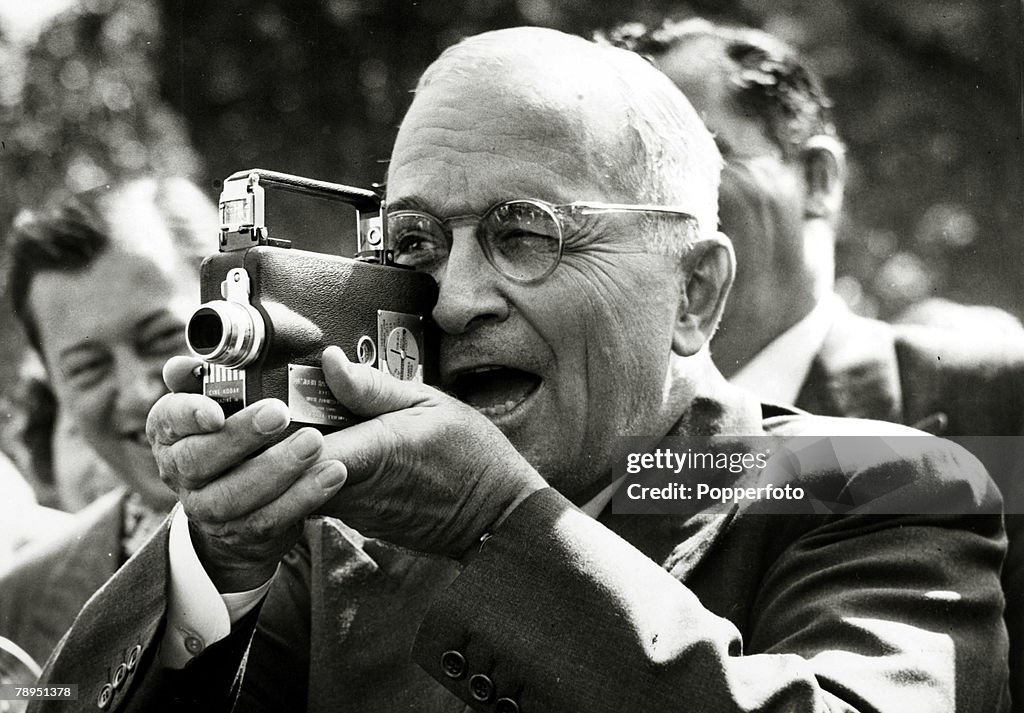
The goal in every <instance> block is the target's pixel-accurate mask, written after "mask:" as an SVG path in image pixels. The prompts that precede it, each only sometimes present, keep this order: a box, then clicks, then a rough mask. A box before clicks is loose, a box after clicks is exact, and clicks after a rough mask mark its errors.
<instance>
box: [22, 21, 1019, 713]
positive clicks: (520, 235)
mask: <svg viewBox="0 0 1024 713" xmlns="http://www.w3.org/2000/svg"><path fill="white" fill-rule="evenodd" d="M720 163H721V160H720V158H719V155H718V152H717V150H716V149H715V146H714V143H713V141H712V139H711V137H710V135H709V134H708V133H707V131H706V130H705V129H704V128H703V126H702V125H701V123H700V120H699V119H698V117H697V115H696V114H695V113H694V111H693V110H692V108H691V107H690V106H689V105H688V104H687V102H686V100H685V99H684V98H683V96H682V95H681V94H680V93H679V92H678V91H677V90H676V89H675V88H674V87H673V86H672V84H671V82H669V81H668V80H667V79H666V78H665V77H664V76H662V75H661V74H660V73H659V72H657V71H656V70H655V69H653V68H652V67H650V66H648V65H647V64H646V63H645V62H644V61H643V60H641V59H640V58H639V57H636V56H635V55H631V54H629V53H627V52H623V51H621V50H617V49H612V48H607V47H600V46H598V45H595V44H592V43H589V42H586V41H584V40H582V39H579V38H572V37H569V36H566V35H563V34H560V33H557V32H554V31H551V30H540V29H514V30H505V31H499V32H495V33H488V34H484V35H480V36H477V37H474V38H470V39H468V40H466V41H464V42H462V43H460V44H459V45H457V46H455V47H454V48H452V49H450V50H448V51H447V52H445V53H444V54H443V55H442V57H441V58H440V59H439V60H437V61H436V62H435V63H434V64H433V65H432V66H431V67H430V68H429V69H428V70H427V72H426V73H425V74H424V76H423V78H422V79H421V81H420V84H419V87H418V89H417V92H416V96H415V99H414V101H413V104H412V106H411V108H410V109H409V112H408V114H407V115H406V117H405V120H404V121H403V123H402V127H401V129H400V131H399V134H398V137H397V140H396V144H395V147H394V151H393V154H392V160H391V163H390V167H389V173H388V199H389V214H388V224H389V231H390V239H391V240H392V242H393V244H394V247H395V250H396V255H397V256H398V260H399V262H404V263H406V264H409V265H411V266H413V267H416V268H417V269H420V270H424V271H427V272H429V273H430V274H431V275H433V277H434V278H435V279H436V280H437V282H438V285H439V290H440V292H439V296H438V300H437V304H436V306H435V307H434V310H433V313H432V314H433V318H434V320H435V321H436V323H437V325H438V327H439V328H440V329H441V331H442V338H441V351H440V360H441V364H440V371H441V380H442V384H441V385H442V387H443V388H444V389H445V392H443V391H440V390H438V389H435V388H432V387H430V386H425V385H421V384H415V383H408V382H401V381H398V380H395V379H392V378H390V377H387V376H385V375H383V374H381V372H379V371H377V370H375V369H372V368H370V367H367V366H362V365H357V364H353V363H351V362H350V361H349V360H348V359H347V358H346V356H345V355H344V354H343V353H341V351H340V350H339V349H336V348H330V349H328V350H326V351H325V352H324V355H323V369H324V372H325V375H326V378H327V382H328V384H329V385H330V386H331V389H332V391H333V392H334V394H335V395H336V396H337V398H338V399H339V400H340V401H341V402H342V403H343V404H344V405H345V406H347V407H348V408H349V409H351V410H352V411H354V412H356V413H358V414H360V415H361V416H363V417H365V418H366V420H365V421H363V422H362V423H359V424H357V425H355V426H352V427H350V428H347V429H345V430H342V431H338V432H335V433H331V434H329V435H327V436H323V435H321V434H320V433H319V432H317V431H315V430H312V429H300V430H298V431H297V432H295V433H294V434H292V435H290V436H289V437H288V438H286V439H284V440H283V441H281V442H279V443H276V444H275V445H272V446H271V447H269V448H266V449H264V450H261V448H263V446H265V445H266V444H268V443H270V442H272V441H273V440H274V436H275V434H278V433H280V432H281V431H283V430H284V429H285V428H286V427H287V425H288V412H287V409H286V407H285V406H284V404H282V403H281V402H277V401H264V402H260V403H256V404H253V405H250V406H248V407H247V408H245V409H243V410H242V411H240V412H238V413H236V414H234V415H232V416H231V417H230V418H227V419H225V418H224V415H223V413H222V412H221V410H220V409H219V407H218V406H217V404H215V403H214V402H212V401H210V400H209V399H206V398H205V397H203V396H199V395H197V394H194V393H187V392H188V391H189V390H194V388H195V385H194V383H192V382H193V380H194V377H192V375H191V374H192V368H193V367H194V366H195V364H194V362H190V361H188V360H177V361H172V362H171V363H169V365H168V368H167V369H166V370H165V376H166V378H167V380H168V382H169V383H170V385H171V386H172V388H173V389H174V390H175V391H177V392H178V393H174V394H171V395H168V396H166V397H164V398H163V399H162V400H161V401H160V402H159V403H158V404H157V406H155V407H154V409H153V411H152V413H151V416H150V420H149V426H148V432H149V436H150V439H151V441H152V442H153V445H154V452H155V454H156V458H157V461H158V462H159V464H160V467H161V472H162V474H163V477H164V478H165V480H166V481H167V482H168V483H169V484H171V485H172V487H173V488H174V489H175V490H176V491H177V493H178V495H179V498H180V501H181V504H182V507H181V508H180V510H178V511H177V513H176V514H175V516H174V518H173V520H172V522H171V524H170V525H169V526H168V527H167V528H165V529H164V530H163V531H162V532H161V533H160V535H159V536H157V537H155V538H154V539H153V540H152V541H151V542H150V543H149V544H148V546H147V547H146V548H144V549H143V550H142V551H141V552H140V553H139V555H138V556H137V557H136V558H135V559H133V560H132V561H131V562H129V563H128V565H127V566H126V567H125V568H124V569H123V570H122V572H121V573H120V574H119V575H118V576H117V577H115V579H114V580H112V582H111V583H110V584H109V585H108V586H107V587H106V588H105V589H104V590H103V592H101V593H100V594H99V595H98V596H97V597H96V598H94V599H93V601H92V602H90V604H89V605H87V607H86V608H85V609H84V610H83V613H82V615H81V616H80V617H79V620H78V621H77V622H76V625H75V627H74V628H73V629H72V631H71V633H70V634H69V636H68V637H67V638H66V639H65V640H64V642H63V644H62V649H61V651H59V652H58V654H57V655H56V656H55V657H54V658H53V659H51V661H50V662H49V666H48V670H47V672H46V674H45V677H44V680H45V681H49V682H52V683H55V684H56V683H60V682H64V683H78V684H79V695H80V701H79V703H78V704H77V705H78V706H80V707H82V708H85V707H87V706H92V705H93V704H94V703H98V704H99V705H100V707H102V708H111V709H118V710H146V711H149V710H163V709H168V710H175V709H180V710H197V709H201V710H229V709H231V706H232V705H235V709H236V710H301V709H308V710H382V711H383V710H387V711H392V710H405V709H416V710H428V711H435V710H436V711H443V710H462V709H463V708H464V707H465V706H466V705H470V706H472V707H474V708H476V709H479V710H494V711H501V712H503V713H509V712H511V711H517V710H522V711H531V712H532V711H582V710H607V711H626V710H629V711H639V710H673V709H680V710H694V709H700V710H709V711H710V710H792V709H798V710H840V709H841V710H851V709H858V710H893V711H895V710H900V711H902V710H906V709H910V710H929V711H939V710H962V711H968V710H977V711H987V710H993V709H996V708H998V707H999V705H1000V704H1001V701H1002V700H1003V698H1002V696H1003V692H1004V688H1005V678H1006V671H1005V645H1006V642H1005V630H1004V629H1003V626H1002V623H1001V620H1000V612H1001V606H1002V597H1001V594H1000V590H999V563H1000V561H1001V558H1002V555H1003V550H1004V545H1005V543H1004V539H1003V533H1002V526H1001V523H1000V520H999V517H998V516H997V515H991V514H984V513H986V512H991V511H992V509H993V508H995V509H998V495H997V494H996V491H995V490H994V488H993V486H991V484H990V483H989V482H988V481H987V480H986V479H985V477H984V474H983V473H980V474H979V473H978V472H977V468H978V466H977V463H976V462H975V461H973V460H972V459H971V458H970V457H969V456H966V455H965V454H963V453H962V452H960V451H957V450H954V449H950V448H946V447H945V446H943V445H942V443H941V442H939V441H935V443H934V446H932V447H929V448H926V449H923V450H921V451H920V452H918V453H917V454H916V455H915V456H914V457H911V458H906V459H900V458H895V457H890V458H889V459H882V460H881V461H880V462H876V463H872V464H871V467H870V468H868V469H866V470H865V472H864V473H863V475H864V476H865V477H869V478H871V477H882V478H885V477H890V476H893V477H899V478H904V477H907V476H912V479H914V480H915V481H920V483H921V493H922V497H925V496H926V495H927V494H931V495H932V496H934V495H935V494H936V493H938V494H940V495H941V496H943V497H946V498H947V499H948V501H949V502H950V503H953V504H954V505H955V510H956V511H957V513H958V514H953V515H890V516H879V515H848V516H839V515H832V514H822V515H811V514H808V515H806V516H799V517H782V516H776V517H765V516H752V515H748V514H746V513H744V512H743V511H742V510H738V509H732V510H730V511H729V512H728V513H727V514H724V515H713V514H706V515H696V516H693V517H651V516H619V515H615V514H613V513H612V512H611V511H610V508H608V507H607V505H608V502H609V499H610V498H611V491H612V489H613V487H614V486H613V485H612V480H611V470H612V464H613V460H614V458H615V449H616V442H617V438H618V437H620V436H637V437H641V438H644V439H646V440H647V441H649V442H650V443H652V444H657V443H658V442H659V441H660V440H661V439H663V438H665V437H668V436H672V435H681V436H688V435H693V436H709V435H716V434H722V435H731V434H735V435H745V436H746V435H758V434H765V433H768V434H773V435H777V436H789V435H818V434H822V433H827V434H834V433H837V432H838V433H843V432H846V431H849V432H851V433H860V434H864V433H872V434H880V435H905V434H908V433H913V432H912V431H908V430H907V429H905V428H903V427H899V426H891V425H884V424H876V423H872V422H851V425H850V426H848V427H847V426H844V424H842V423H838V422H835V421H832V420H830V421H828V422H827V423H823V422H822V421H821V420H820V419H816V418H813V417H808V416H801V415H796V414H793V413H789V412H786V411H785V410H782V409H771V410H766V409H763V408H762V406H761V404H759V403H758V401H757V400H756V399H755V398H753V397H751V396H750V395H748V394H746V393H745V392H741V391H739V390H737V389H735V388H733V387H731V386H729V385H728V384H727V383H726V382H725V381H724V379H723V378H722V377H721V375H720V374H719V373H718V372H717V371H716V369H715V368H714V366H713V365H712V363H711V360H710V356H709V354H708V350H707V342H708V340H709V339H710V337H711V335H712V333H713V332H714V330H715V328H716V326H717V323H718V320H719V318H720V316H721V313H722V309H723V305H724V302H725V297H726V294H727V293H728V289H729V286H730V283H731V281H732V276H733V256H732V249H731V247H730V245H729V242H728V240H727V239H726V238H725V237H724V236H721V235H719V234H717V233H715V232H714V226H715V225H716V221H717V217H716V204H717V190H716V189H717V185H718V171H719V168H720ZM326 288H328V286H325V289H326ZM446 392H447V393H446ZM801 477H802V478H809V479H830V478H836V477H841V474H836V473H826V472H820V473H819V472H807V473H803V474H802V475H801ZM577 506H579V507H577ZM312 513H319V514H325V515H329V516H331V517H327V518H322V519H319V520H311V521H308V522H307V521H306V518H307V517H308V516H309V515H310V514H312ZM938 552H941V553H942V557H941V559H940V558H939V557H937V556H936V555H937V553H938ZM196 567H198V568H199V569H200V570H201V572H205V575H207V576H206V577H205V578H204V577H200V580H201V581H193V580H191V579H190V577H191V575H189V574H187V572H189V571H194V569H195V568H196ZM168 573H169V574H168ZM186 583H188V584H186ZM200 590H202V591H200ZM218 595H219V596H218ZM210 597H212V600H211V601H214V603H215V604H216V605H217V606H211V607H207V606H206V605H204V604H199V601H200V600H201V599H202V600H203V601H206V600H207V599H208V598H210ZM221 600H223V602H221ZM62 706H63V704H60V703H57V702H51V703H48V704H47V706H42V705H40V706H39V707H38V709H40V710H42V709H47V710H48V709H53V710H60V709H63V707H62ZM70 707H71V708H74V707H75V706H74V705H72V706H70Z"/></svg>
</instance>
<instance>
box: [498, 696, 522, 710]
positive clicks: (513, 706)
mask: <svg viewBox="0 0 1024 713" xmlns="http://www.w3.org/2000/svg"><path fill="white" fill-rule="evenodd" d="M494 713H519V704H518V703H516V702H515V701H513V700H512V699H511V698H499V699H498V700H497V701H495V702H494Z"/></svg>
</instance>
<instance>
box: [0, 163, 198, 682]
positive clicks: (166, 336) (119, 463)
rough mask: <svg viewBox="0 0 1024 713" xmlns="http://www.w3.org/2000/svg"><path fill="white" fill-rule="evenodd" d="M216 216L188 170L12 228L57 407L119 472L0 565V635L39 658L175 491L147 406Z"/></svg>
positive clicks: (25, 320) (14, 255) (19, 283)
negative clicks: (54, 528) (152, 443)
mask: <svg viewBox="0 0 1024 713" xmlns="http://www.w3.org/2000/svg"><path fill="white" fill-rule="evenodd" d="M216 220H217V218H216V211H215V209H214V207H213V204H212V203H211V202H210V201H209V199H208V198H206V197H205V196H204V195H203V194H202V192H201V191H200V190H199V189H198V188H197V187H195V186H194V185H192V184H191V183H189V182H188V181H185V180H184V179H152V178H145V179H139V180H134V181H129V182H127V183H124V184H122V185H118V186H114V187H112V188H111V187H109V186H108V187H105V188H100V189H95V190H93V191H89V192H87V193H85V194H81V195H78V196H75V197H74V198H72V199H70V200H68V201H65V202H63V203H61V204H59V205H57V206H55V207H53V208H52V209H49V210H44V211H41V212H39V213H27V214H24V215H22V216H20V217H19V219H18V220H17V221H16V224H15V228H14V230H13V232H12V233H11V235H10V237H9V240H8V245H7V251H8V255H7V289H8V291H9V292H10V296H11V299H12V303H13V305H14V309H15V312H16V315H17V317H18V319H19V321H20V322H21V324H22V326H23V327H24V329H25V332H26V335H27V336H28V339H29V342H30V344H31V345H32V346H33V347H34V348H35V349H36V350H37V351H38V353H39V354H40V356H41V358H42V361H43V364H44V365H45V367H46V372H47V378H48V380H49V385H50V387H51V389H52V390H53V392H54V394H55V395H56V399H57V404H58V408H59V410H60V412H61V414H62V417H63V418H64V419H66V421H67V424H68V426H69V427H70V428H73V429H74V430H75V431H76V432H77V433H78V434H80V437H81V438H82V439H83V440H84V441H85V442H86V443H87V444H88V445H89V446H90V447H91V448H92V449H93V450H94V451H95V452H96V453H97V454H99V456H100V457H102V458H103V460H104V461H105V463H106V465H107V466H109V468H110V470H111V471H112V472H113V473H114V474H115V475H116V476H117V478H118V479H119V481H120V484H121V487H119V488H118V489H116V490H114V491H112V492H110V493H108V494H107V495H104V496H103V497H101V498H99V499H98V500H96V501H95V502H94V503H92V504H91V505H89V506H88V507H86V508H85V509H84V510H82V511H80V512H78V513H77V514H76V515H75V517H74V522H73V524H72V525H71V527H70V529H69V530H68V531H67V532H66V533H62V534H61V535H60V536H58V537H55V538H50V539H48V540H44V541H41V542H39V543H37V544H34V545H33V546H31V547H29V548H27V549H26V550H25V551H23V553H21V554H20V557H19V559H18V560H17V561H16V562H15V563H14V564H13V565H12V566H11V567H10V568H9V569H8V570H7V571H5V572H3V573H0V635H3V636H6V637H7V638H9V639H11V640H12V641H14V642H15V643H16V644H18V645H19V646H21V647H23V648H24V649H25V650H26V651H27V652H28V653H29V654H31V655H32V656H33V657H34V658H36V659H37V660H38V661H40V662H41V661H44V660H45V659H46V657H47V656H48V655H49V653H50V650H51V649H52V648H53V646H54V645H55V644H56V643H57V641H58V640H59V639H60V637H61V635H63V633H64V631H65V630H66V629H67V628H68V627H69V626H70V624H71V622H72V621H73V620H74V617H75V616H76V615H77V613H78V610H79V609H80V608H81V606H82V604H84V603H85V601H86V600H87V599H88V598H89V596H91V595H92V593H93V592H94V591H95V590H96V589H98V588H99V587H100V585H102V584H103V583H104V582H105V581H106V580H107V579H108V578H109V577H110V576H111V575H112V574H113V573H114V572H115V571H116V570H117V569H118V568H119V567H120V566H121V564H122V563H124V561H125V560H126V559H127V558H128V557H129V556H130V555H131V554H132V553H133V552H134V551H135V550H136V549H137V548H138V547H139V546H140V545H141V543H142V542H143V541H144V540H145V539H146V537H147V536H148V534H149V533H150V532H151V531H152V530H153V529H154V528H155V527H156V525H157V524H159V522H160V521H161V520H162V519H163V518H164V516H165V514H166V513H167V511H168V510H170V508H171V506H172V505H173V504H174V502H175V497H174V493H173V492H171V491H170V490H169V489H168V488H167V487H166V486H165V485H164V484H163V483H162V482H160V479H159V477H158V472H157V468H156V463H155V462H154V460H153V455H152V452H151V450H150V448H149V443H148V442H147V440H146V435H145V424H146V416H147V414H148V413H149V409H150V408H151V407H152V406H153V404H154V403H155V402H156V400H157V399H158V398H160V396H161V395H163V393H164V392H165V390H166V389H165V387H164V384H163V381H162V378H161V369H162V367H163V364H164V362H165V361H166V360H167V359H168V357H170V356H173V355H175V354H181V353H183V352H184V351H185V343H184V325H185V320H186V319H187V317H188V315H189V313H190V311H191V309H192V307H193V306H194V305H195V303H196V302H198V296H199V284H198V266H199V262H200V260H201V258H202V257H203V255H204V253H205V252H207V251H208V250H209V245H210V243H211V242H212V241H213V239H214V237H213V236H215V235H216V230H217V225H216ZM58 447H60V444H58ZM67 455H68V456H69V457H74V454H73V453H71V454H67Z"/></svg>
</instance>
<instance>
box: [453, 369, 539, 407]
mask: <svg viewBox="0 0 1024 713" xmlns="http://www.w3.org/2000/svg"><path fill="white" fill-rule="evenodd" d="M540 383H541V378H540V377H539V376H537V375H536V374H533V373H530V372H528V371H523V370H521V369H514V368H512V367H508V366H496V365H485V366H478V367H474V368H472V369H469V370H467V371H463V372H461V373H459V374H456V375H455V376H454V378H453V379H452V380H451V382H450V383H449V385H448V391H449V392H451V394H452V395H453V396H455V398H457V399H459V400H460V401H463V402H465V403H467V404H469V405H470V406H472V407H473V408H475V409H476V410H478V411H479V412H480V413H482V414H483V415H485V416H489V417H493V416H502V415H504V414H507V413H510V412H512V411H513V410H515V408H516V407H517V406H519V405H520V404H522V403H523V402H524V401H526V399H527V398H528V397H529V396H530V395H531V394H533V392H535V391H536V390H537V389H538V387H540Z"/></svg>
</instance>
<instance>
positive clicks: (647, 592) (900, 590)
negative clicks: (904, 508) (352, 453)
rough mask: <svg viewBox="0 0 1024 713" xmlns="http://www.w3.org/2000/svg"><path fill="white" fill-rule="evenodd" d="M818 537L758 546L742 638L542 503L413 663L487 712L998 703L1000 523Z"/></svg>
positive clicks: (856, 525) (467, 584)
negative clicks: (772, 550) (768, 552)
mask: <svg viewBox="0 0 1024 713" xmlns="http://www.w3.org/2000/svg"><path fill="white" fill-rule="evenodd" d="M939 490H941V488H939ZM957 492H967V493H968V494H967V501H968V502H964V503H960V506H961V507H962V508H964V509H963V510H961V512H967V513H970V512H971V511H972V510H976V509H979V508H978V502H976V501H974V496H975V495H978V493H976V492H975V493H972V491H970V490H969V489H966V490H965V489H959V490H957ZM938 495H939V496H941V493H939V494H938ZM978 497H979V498H980V499H981V500H985V499H989V498H991V497H996V498H997V497H998V496H992V495H991V493H989V492H985V493H982V494H980V495H978ZM995 504H996V505H997V506H998V499H996V500H995ZM988 505H989V506H991V505H992V503H991V502H989V503H988ZM767 517H771V516H767ZM811 521H812V523H813V524H812V525H810V526H807V525H806V520H804V521H802V522H805V525H804V526H803V527H802V530H800V531H799V532H795V533H793V532H786V531H785V530H786V528H787V527H792V525H793V523H796V522H798V519H794V518H792V517H790V518H788V519H787V518H785V517H780V518H779V519H778V521H777V522H778V524H777V525H774V524H773V525H772V526H770V527H766V528H764V531H765V532H766V533H767V537H768V538H773V537H780V538H783V544H782V545H779V547H778V548H779V550H780V551H779V552H778V553H777V555H773V559H772V560H771V561H770V562H768V563H766V564H765V565H764V566H765V569H766V573H765V575H764V576H763V577H761V580H760V588H759V591H758V592H756V593H755V599H756V601H754V602H753V604H752V606H751V608H750V612H751V613H750V621H749V622H747V623H745V624H744V632H745V637H744V636H741V633H740V631H739V630H738V628H737V626H735V625H734V624H733V623H732V622H730V621H729V620H727V619H723V618H720V617H718V616H716V615H714V614H713V613H711V612H710V611H709V610H708V609H707V608H706V607H705V606H704V605H703V604H702V603H701V601H700V600H699V599H698V597H697V596H696V595H695V594H694V593H693V592H692V591H691V590H690V589H688V588H687V587H686V586H685V585H684V584H683V583H681V582H680V581H678V580H677V579H676V578H674V577H673V576H672V575H671V574H670V573H669V572H668V571H666V570H664V569H662V568H661V567H659V566H658V565H657V564H656V563H655V562H653V561H652V560H650V559H648V558H647V557H645V556H644V555H643V554H642V553H641V552H639V551H637V550H635V549H634V548H633V547H632V546H630V545H629V544H628V543H626V542H625V541H624V540H622V539H620V538H619V537H618V536H617V535H615V534H614V533H612V532H611V531H610V530H608V529H606V528H605V527H603V526H602V525H601V524H600V523H598V522H596V521H594V520H592V519H590V518H588V517H586V516H585V515H583V514H582V513H581V512H579V511H578V510H576V509H575V508H574V507H573V506H572V505H571V504H570V503H569V502H568V501H566V500H565V499H564V498H562V497H561V496H560V495H558V494H557V493H556V492H555V491H553V490H550V489H549V490H544V491H540V492H539V493H536V494H534V495H533V496H531V498H530V499H528V500H526V501H525V502H524V503H523V504H521V505H520V506H519V508H517V509H516V510H515V511H513V513H512V514H511V515H510V516H509V518H508V519H507V520H506V521H505V522H504V523H503V524H502V525H501V527H499V528H498V529H497V531H496V532H495V533H494V535H493V536H492V537H490V538H489V539H487V540H486V541H485V543H484V544H483V545H482V546H481V548H480V551H479V553H478V554H477V555H476V556H475V557H474V559H473V560H472V561H471V562H470V564H469V565H468V566H467V567H466V569H465V570H464V571H463V573H462V574H461V575H460V576H459V578H458V579H456V580H455V582H454V583H453V584H452V585H451V586H450V587H449V588H448V589H447V590H446V591H445V592H444V593H443V594H442V595H441V596H440V597H439V598H438V599H436V600H435V601H434V603H433V606H432V608H431V610H430V611H429V612H428V614H427V616H426V618H425V620H424V622H423V624H422V626H421V628H420V631H419V634H418V638H417V641H416V644H415V647H414V651H413V655H414V657H415V659H416V661H417V663H418V664H419V665H420V666H422V667H423V668H424V669H425V670H426V671H427V672H428V673H429V674H431V675H432V676H434V678H435V679H437V680H438V681H439V682H441V683H442V684H443V685H445V686H446V687H447V688H448V689H449V690H450V691H452V692H453V693H455V694H456V695H458V696H459V697H460V698H462V699H463V700H464V701H466V702H467V703H468V704H470V705H472V706H475V707H476V708H478V709H479V710H497V711H514V710H519V709H521V710H523V711H530V712H531V713H534V712H536V711H583V710H586V711H622V710H629V711H637V712H642V711H673V710H679V711H686V710H701V711H704V712H707V713H710V712H715V711H792V710H800V711H854V710H856V711H896V712H898V713H905V712H906V711H933V712H938V711H953V710H957V711H979V712H980V711H991V710H998V709H999V707H1000V706H1001V705H1002V704H1003V703H1005V700H1004V699H1003V695H1004V690H1005V685H1006V684H1005V680H1006V667H1005V650H1006V634H1005V629H1004V628H1003V626H1002V622H1001V618H1000V612H1001V607H1002V594H1001V592H1000V590H999V584H998V572H999V563H1000V561H1001V558H1002V555H1003V552H1004V548H1005V538H1004V535H1003V532H1002V526H1001V522H1000V518H999V517H998V515H990V514H989V515H981V514H979V515H964V514H957V515H932V516H922V515H908V516H887V517H881V516H877V515H875V516H845V517H839V516H832V517H821V518H817V517H816V518H812V519H811ZM773 533H775V534H773ZM785 538H789V539H788V540H786V539H785ZM758 556H759V555H758V552H757V551H756V550H755V551H752V552H751V558H756V557H758ZM752 566H759V565H757V564H756V563H752ZM722 596H730V593H729V592H722ZM733 596H735V595H733ZM744 638H746V640H744Z"/></svg>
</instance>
